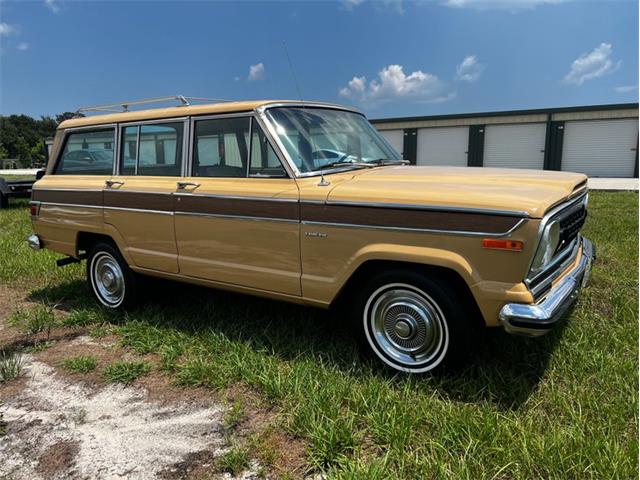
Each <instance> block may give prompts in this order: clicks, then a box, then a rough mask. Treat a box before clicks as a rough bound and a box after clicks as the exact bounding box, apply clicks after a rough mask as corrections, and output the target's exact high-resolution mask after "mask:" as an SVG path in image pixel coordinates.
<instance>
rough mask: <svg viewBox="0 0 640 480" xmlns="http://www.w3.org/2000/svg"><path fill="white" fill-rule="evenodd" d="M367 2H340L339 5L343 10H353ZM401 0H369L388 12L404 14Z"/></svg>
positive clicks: (358, 0) (362, 0)
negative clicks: (340, 4)
mask: <svg viewBox="0 0 640 480" xmlns="http://www.w3.org/2000/svg"><path fill="white" fill-rule="evenodd" d="M365 1H367V0H342V1H341V3H342V5H343V6H344V8H345V10H349V11H351V10H353V9H354V8H356V7H357V6H359V5H362V4H363V3H364V2H365ZM402 1H403V0H371V2H372V3H374V4H375V5H376V6H378V7H383V8H386V9H389V10H394V11H395V12H396V13H400V14H402V13H404V8H403V5H402Z"/></svg>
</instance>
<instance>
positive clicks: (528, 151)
mask: <svg viewBox="0 0 640 480" xmlns="http://www.w3.org/2000/svg"><path fill="white" fill-rule="evenodd" d="M546 130H547V125H546V124H545V123H526V124H521V125H490V126H488V127H486V128H485V133H484V166H485V167H502V168H537V169H540V170H542V169H543V168H544V143H545V137H546Z"/></svg>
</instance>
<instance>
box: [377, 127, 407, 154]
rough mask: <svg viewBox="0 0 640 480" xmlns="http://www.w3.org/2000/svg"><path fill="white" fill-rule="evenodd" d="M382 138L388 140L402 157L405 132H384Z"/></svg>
mask: <svg viewBox="0 0 640 480" xmlns="http://www.w3.org/2000/svg"><path fill="white" fill-rule="evenodd" d="M380 133H381V134H382V136H383V137H384V138H386V139H387V141H388V142H389V143H390V144H391V146H392V147H393V148H394V150H395V151H396V152H398V153H399V154H400V155H402V149H403V144H404V130H382V131H380Z"/></svg>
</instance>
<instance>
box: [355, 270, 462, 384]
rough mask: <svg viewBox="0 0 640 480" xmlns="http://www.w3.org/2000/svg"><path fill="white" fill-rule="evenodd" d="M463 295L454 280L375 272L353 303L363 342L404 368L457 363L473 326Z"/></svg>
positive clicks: (388, 362)
mask: <svg viewBox="0 0 640 480" xmlns="http://www.w3.org/2000/svg"><path fill="white" fill-rule="evenodd" d="M461 295H462V293H461V292H456V291H455V290H453V289H452V288H451V286H450V284H449V283H447V282H445V281H441V282H439V281H438V279H435V278H431V277H428V276H426V275H423V274H421V273H419V272H413V271H395V272H394V271H389V272H385V273H382V274H379V275H377V276H374V277H373V278H372V279H371V280H370V281H369V282H368V283H367V285H366V286H364V288H363V289H362V290H361V292H360V295H358V297H357V299H356V302H355V304H354V309H355V311H354V313H353V317H354V320H355V322H356V327H357V328H358V327H359V328H358V329H359V331H360V332H362V334H360V337H361V344H362V346H363V347H364V349H365V350H366V351H368V352H369V353H372V354H373V355H374V356H375V357H377V358H378V359H379V360H382V361H383V362H384V363H385V364H386V365H388V366H389V367H391V368H393V369H395V370H398V371H402V372H409V373H423V372H428V371H431V370H434V369H436V368H438V367H441V366H442V365H444V364H447V363H448V364H451V363H454V360H455V361H456V362H457V361H458V360H459V358H460V352H461V351H462V350H464V346H463V344H464V343H466V340H467V338H468V336H469V333H470V332H469V329H467V326H469V325H470V324H471V322H470V318H469V315H468V313H469V312H468V311H467V309H466V308H465V307H464V305H465V304H466V302H464V301H460V298H456V297H460V296H461ZM358 324H359V325H358Z"/></svg>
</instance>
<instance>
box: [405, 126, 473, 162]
mask: <svg viewBox="0 0 640 480" xmlns="http://www.w3.org/2000/svg"><path fill="white" fill-rule="evenodd" d="M468 146H469V127H446V128H421V129H419V130H418V154H417V156H416V164H417V165H454V166H459V167H466V166H467V148H468Z"/></svg>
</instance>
